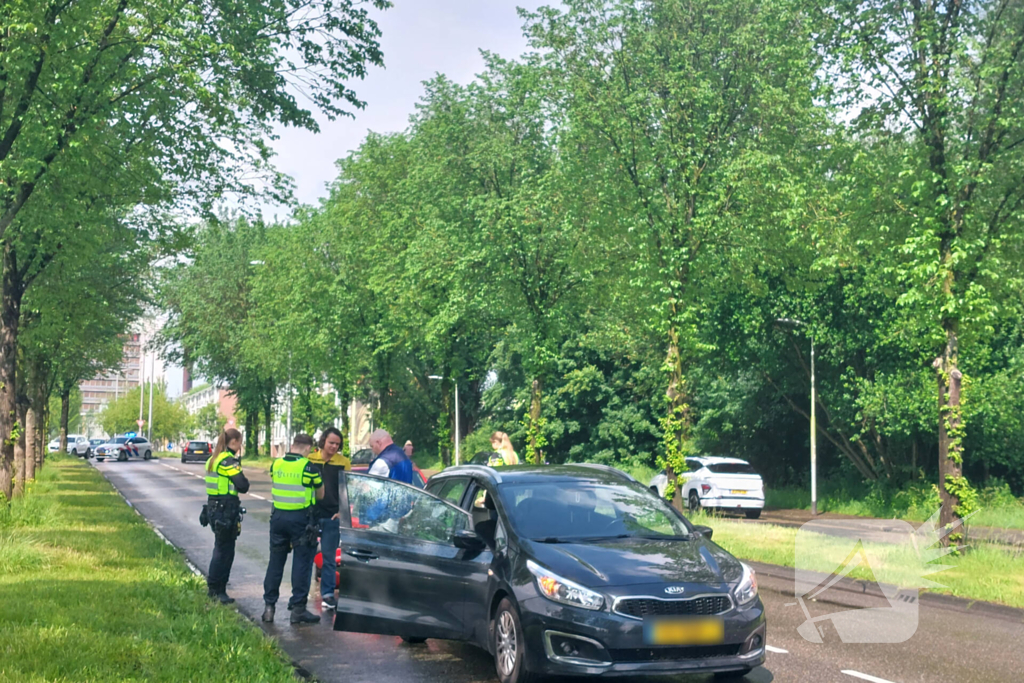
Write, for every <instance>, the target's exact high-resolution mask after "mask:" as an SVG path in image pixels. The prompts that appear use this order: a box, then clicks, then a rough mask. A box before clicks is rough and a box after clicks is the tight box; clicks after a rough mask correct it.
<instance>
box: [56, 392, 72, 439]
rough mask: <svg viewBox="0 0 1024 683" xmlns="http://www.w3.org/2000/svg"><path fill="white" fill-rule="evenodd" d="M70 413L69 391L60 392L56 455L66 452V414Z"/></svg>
mask: <svg viewBox="0 0 1024 683" xmlns="http://www.w3.org/2000/svg"><path fill="white" fill-rule="evenodd" d="M70 411H71V389H61V392H60V447H59V450H58V451H57V452H58V453H67V452H68V413H69V412H70Z"/></svg>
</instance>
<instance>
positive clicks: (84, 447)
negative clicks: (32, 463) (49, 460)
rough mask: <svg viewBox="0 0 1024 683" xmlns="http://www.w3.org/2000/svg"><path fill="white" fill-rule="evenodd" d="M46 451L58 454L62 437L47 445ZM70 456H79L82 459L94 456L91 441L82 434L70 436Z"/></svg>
mask: <svg viewBox="0 0 1024 683" xmlns="http://www.w3.org/2000/svg"><path fill="white" fill-rule="evenodd" d="M46 450H47V451H49V452H50V453H56V452H57V451H59V450H60V437H57V438H56V439H54V440H53V441H51V442H50V443H49V444H47V446H46ZM68 454H69V455H77V456H78V457H80V458H88V457H89V456H90V455H91V454H92V448H91V447H90V446H89V439H87V438H86V437H84V436H82V435H81V434H68Z"/></svg>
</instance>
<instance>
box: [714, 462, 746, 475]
mask: <svg viewBox="0 0 1024 683" xmlns="http://www.w3.org/2000/svg"><path fill="white" fill-rule="evenodd" d="M707 468H708V470H710V471H711V472H713V473H714V474H757V470H755V469H754V468H753V467H751V466H750V465H748V464H747V463H745V462H716V463H711V464H709V465H707Z"/></svg>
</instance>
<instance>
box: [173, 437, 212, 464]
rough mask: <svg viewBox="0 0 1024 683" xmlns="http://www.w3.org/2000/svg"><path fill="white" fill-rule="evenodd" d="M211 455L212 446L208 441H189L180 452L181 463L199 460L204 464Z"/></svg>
mask: <svg viewBox="0 0 1024 683" xmlns="http://www.w3.org/2000/svg"><path fill="white" fill-rule="evenodd" d="M211 455H213V446H212V445H211V444H210V442H209V441H189V442H188V443H187V444H186V445H185V448H184V449H183V450H182V451H181V461H182V462H188V461H189V460H199V461H201V462H206V461H207V460H209V458H210V456H211Z"/></svg>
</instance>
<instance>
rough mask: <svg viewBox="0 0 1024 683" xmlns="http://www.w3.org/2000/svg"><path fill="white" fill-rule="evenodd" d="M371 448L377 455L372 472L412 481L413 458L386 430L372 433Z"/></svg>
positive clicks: (403, 480) (407, 482) (397, 479)
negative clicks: (396, 443)
mask: <svg viewBox="0 0 1024 683" xmlns="http://www.w3.org/2000/svg"><path fill="white" fill-rule="evenodd" d="M370 450H371V451H373V454H374V455H376V456H377V457H376V458H375V459H374V460H373V462H371V463H370V471H369V473H370V474H373V475H376V476H378V477H389V478H391V479H394V480H395V481H402V482H405V483H406V484H411V483H412V460H410V459H409V456H407V455H406V454H405V451H403V450H402V449H401V448H399V447H398V446H397V445H395V442H394V441H393V440H392V439H391V435H390V434H388V433H387V431H386V430H383V429H378V430H377V431H375V432H374V433H373V434H370Z"/></svg>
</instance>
